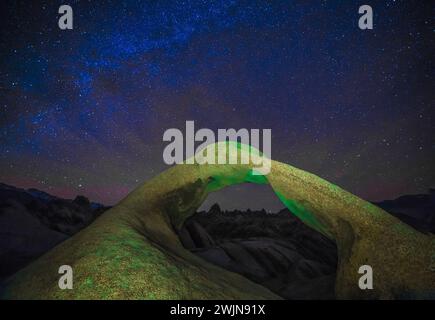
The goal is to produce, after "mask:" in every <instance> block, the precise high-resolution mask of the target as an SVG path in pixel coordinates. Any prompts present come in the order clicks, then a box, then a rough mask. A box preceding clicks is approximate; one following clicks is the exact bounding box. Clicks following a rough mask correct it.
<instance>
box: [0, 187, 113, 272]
mask: <svg viewBox="0 0 435 320" xmlns="http://www.w3.org/2000/svg"><path fill="white" fill-rule="evenodd" d="M105 210H106V208H105V207H103V206H102V205H99V204H96V203H91V202H89V200H88V199H87V198H85V197H83V196H78V197H76V199H74V200H67V199H61V198H57V197H54V196H52V195H50V194H48V193H45V192H43V191H40V190H36V189H28V190H25V189H20V188H15V187H12V186H8V185H5V184H0V261H1V263H0V280H1V279H3V278H5V277H7V276H9V275H12V274H13V273H15V272H16V271H18V270H19V269H21V268H22V267H24V266H26V265H27V264H28V263H30V262H32V261H33V260H35V259H36V258H37V257H39V256H40V255H42V254H44V253H45V252H47V251H49V250H50V249H51V248H53V247H54V246H55V245H57V244H58V243H60V242H62V241H64V240H65V239H67V238H69V237H70V236H71V235H73V234H74V233H76V232H78V231H79V230H81V229H83V228H84V227H85V226H87V225H88V224H90V223H91V222H92V221H94V220H95V218H96V217H97V216H99V215H100V214H101V213H102V212H104V211H105Z"/></svg>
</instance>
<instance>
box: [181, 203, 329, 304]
mask: <svg viewBox="0 0 435 320" xmlns="http://www.w3.org/2000/svg"><path fill="white" fill-rule="evenodd" d="M198 226H201V228H199V227H198ZM192 229H193V230H195V232H196V233H200V235H199V236H198V235H196V237H198V238H201V239H213V241H207V242H196V244H197V245H196V246H195V247H194V248H192V242H191V241H190V238H189V237H186V235H189V230H192ZM180 239H181V241H182V242H183V244H184V245H185V246H186V247H187V248H189V249H190V250H191V251H192V252H193V253H195V254H197V255H198V256H200V257H202V258H203V259H205V260H207V261H209V262H211V263H214V264H216V265H219V266H221V267H222V268H225V269H227V270H230V271H233V272H237V273H239V274H242V275H243V276H245V277H247V278H248V279H250V280H252V281H254V282H257V283H259V284H261V285H263V286H265V287H267V288H269V289H270V290H272V291H273V292H275V293H277V294H278V295H280V296H282V297H284V298H286V299H333V298H334V284H335V270H336V264H337V249H336V246H335V243H334V242H332V241H330V240H329V239H327V238H325V237H323V236H322V235H320V234H319V233H317V232H315V231H313V230H311V229H310V228H308V227H306V226H305V225H304V224H303V223H302V222H300V221H299V220H298V219H297V218H295V217H294V216H293V215H292V214H291V213H290V212H289V211H288V210H286V209H285V210H282V211H281V212H279V213H276V214H267V213H266V212H265V211H257V212H255V211H254V212H253V211H249V212H240V211H231V212H222V211H220V209H219V207H218V206H216V205H215V206H213V207H212V208H211V209H210V210H209V211H208V212H201V213H197V214H196V215H194V216H193V217H192V218H190V219H189V220H188V221H187V222H186V224H185V226H184V228H183V229H182V230H181V232H180Z"/></svg>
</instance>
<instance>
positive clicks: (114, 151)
mask: <svg viewBox="0 0 435 320" xmlns="http://www.w3.org/2000/svg"><path fill="white" fill-rule="evenodd" d="M62 4H69V5H71V7H72V8H73V12H74V29H73V30H64V31H63V30H60V29H59V28H58V24H57V23H58V18H59V16H60V15H59V14H58V8H59V6H60V5H62ZM362 4H369V5H371V6H372V8H373V11H374V29H373V30H360V29H359V28H358V18H359V14H358V8H359V6H360V5H362ZM0 6H1V10H0V12H1V19H0V30H1V31H0V32H1V37H0V39H1V43H0V57H1V59H0V98H1V99H0V181H1V182H3V183H7V184H12V185H15V186H18V187H25V188H29V187H35V188H39V189H41V190H44V191H47V192H49V193H51V194H54V195H58V196H61V197H66V198H73V197H75V195H77V194H83V195H85V196H87V197H89V198H90V199H91V200H93V201H98V202H102V203H104V204H115V203H116V202H117V201H119V200H120V199H122V198H123V197H124V196H125V195H127V194H128V193H129V192H130V191H132V190H133V189H134V188H135V187H137V186H138V185H140V184H142V183H143V182H144V181H146V180H147V179H149V178H150V177H152V176H154V175H156V174H157V173H159V172H161V171H163V170H164V169H165V168H167V167H168V166H167V165H166V164H165V163H164V162H163V158H162V153H163V149H164V147H165V146H166V145H167V143H166V142H163V141H162V137H163V133H164V131H165V130H166V129H169V128H180V129H182V130H184V129H183V128H184V126H185V121H186V120H194V121H195V126H196V127H197V128H200V127H207V128H210V129H212V130H217V129H218V128H237V129H238V128H247V129H250V128H260V129H261V128H271V129H272V158H274V159H276V160H279V161H283V162H286V163H289V164H291V165H294V166H296V167H299V168H301V169H304V170H308V171H310V172H312V173H315V174H317V175H319V176H321V177H323V178H325V179H327V180H329V181H331V182H333V183H335V184H337V185H339V186H341V187H343V188H345V189H347V190H349V191H351V192H353V193H355V194H357V195H359V196H361V197H363V198H365V199H368V200H381V199H387V198H394V197H397V196H399V195H402V194H410V193H419V192H425V191H426V190H427V189H428V188H429V187H433V186H435V170H434V159H435V136H434V129H435V122H434V116H435V112H434V104H433V102H434V97H435V90H434V89H435V88H434V81H433V75H434V73H433V72H434V64H433V58H434V47H435V46H434V21H433V16H435V15H434V9H433V5H431V4H430V1H398V0H396V1H387V0H386V1H372V0H367V1H252V0H250V1H219V0H217V1H118V0H117V1H103V0H101V1H32V2H30V1H2V2H1V5H0ZM254 199H255V201H254ZM208 201H209V202H210V201H218V202H220V203H221V204H222V205H223V206H224V207H226V208H246V207H251V208H255V207H266V208H269V209H276V208H280V207H282V205H281V204H279V202H277V200H276V199H275V197H273V196H272V195H271V193H270V192H269V190H268V189H267V187H266V186H244V185H243V186H236V187H232V189H231V190H226V191H221V192H219V193H217V194H216V195H214V196H213V197H212V198H211V199H209V200H208Z"/></svg>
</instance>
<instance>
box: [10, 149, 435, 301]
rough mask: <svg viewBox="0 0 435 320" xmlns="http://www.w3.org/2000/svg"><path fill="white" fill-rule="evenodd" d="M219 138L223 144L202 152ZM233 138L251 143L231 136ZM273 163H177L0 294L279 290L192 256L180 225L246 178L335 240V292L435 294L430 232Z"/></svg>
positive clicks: (252, 294)
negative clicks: (68, 282)
mask: <svg viewBox="0 0 435 320" xmlns="http://www.w3.org/2000/svg"><path fill="white" fill-rule="evenodd" d="M215 146H216V147H217V148H216V149H214V147H215ZM225 147H226V145H225V144H224V143H219V144H217V145H213V146H209V147H208V148H207V152H217V150H218V149H222V148H225ZM229 147H230V148H236V149H237V150H238V151H239V152H242V153H243V152H248V151H249V147H247V146H240V145H239V144H235V143H229ZM239 156H240V154H239ZM270 164H271V171H270V173H269V174H268V175H266V176H261V175H255V174H254V172H256V171H255V169H254V167H255V166H254V165H253V164H252V163H250V164H246V165H237V164H234V165H230V164H226V165H199V164H194V165H186V164H183V165H177V166H174V167H172V168H170V169H168V170H166V171H165V172H163V173H161V174H159V175H158V176H156V177H155V178H153V179H151V180H149V181H147V182H146V183H145V184H143V185H142V186H141V187H139V188H138V189H136V190H135V191H133V192H132V193H131V194H130V195H128V196H127V197H126V198H125V199H124V200H122V201H121V202H120V203H119V204H118V205H117V206H115V207H114V208H112V209H111V210H109V211H107V212H106V213H105V214H103V215H102V216H101V217H100V218H98V219H97V220H96V221H95V222H94V223H93V224H91V225H90V226H89V227H87V228H86V229H84V230H83V231H81V232H79V233H78V234H76V235H75V236H73V237H72V238H70V239H68V240H67V241H65V242H63V243H62V244H60V245H59V246H57V247H55V248H54V249H53V250H51V251H50V252H49V253H47V254H45V255H44V256H42V257H41V258H40V259H38V260H37V261H35V262H34V263H32V264H31V265H29V266H28V267H26V268H24V269H23V270H21V271H20V272H18V273H17V274H16V275H15V276H13V277H12V278H11V279H10V280H9V281H8V283H7V284H6V288H5V290H4V292H3V297H4V298H12V299H15V298H18V299H40V298H44V299H46V298H48V299H277V298H279V297H278V296H276V295H275V294H273V293H272V292H270V291H269V290H267V289H265V288H263V287H261V286H259V285H257V284H254V283H253V282H251V281H249V280H247V279H246V278H244V277H242V276H239V275H237V274H235V273H231V272H229V271H225V270H223V269H221V268H218V267H216V266H213V265H211V264H209V263H207V262H205V261H204V260H202V259H200V258H199V257H196V256H195V255H193V254H192V253H190V252H189V251H188V250H186V249H185V248H184V247H183V246H182V245H181V243H180V241H179V238H178V236H177V234H176V231H177V230H178V229H179V228H180V227H181V225H182V224H183V222H184V220H185V219H186V218H187V217H189V216H190V215H191V214H193V213H194V212H195V211H196V209H197V208H198V207H199V206H200V205H201V203H202V202H203V200H204V199H205V197H206V196H207V194H208V193H210V192H213V191H216V190H219V189H221V188H224V187H225V186H228V185H233V184H237V183H243V182H251V183H269V184H270V185H271V187H272V188H273V189H274V191H275V193H276V194H277V196H278V197H279V198H280V199H281V201H282V202H283V203H284V204H285V205H286V206H287V207H288V208H289V209H290V210H291V211H292V212H294V213H295V214H296V215H297V216H298V217H299V218H300V219H301V220H302V221H303V222H304V223H306V224H307V225H309V226H310V227H312V228H313V229H315V230H317V231H318V232H321V233H322V234H324V235H326V236H328V237H330V238H332V239H335V241H336V243H337V247H338V252H339V264H338V270H337V281H336V295H337V298H381V299H388V298H428V297H434V295H435V294H434V291H435V272H433V271H432V270H431V266H432V263H433V261H432V259H433V257H432V256H433V255H434V254H435V251H434V250H435V247H434V243H435V241H434V237H433V236H431V235H426V234H423V233H420V232H418V231H416V230H414V229H413V228H411V227H409V226H407V225H406V224H404V223H402V222H400V221H399V220H398V219H396V218H394V217H393V216H391V215H389V214H388V213H386V212H385V211H383V210H382V209H380V208H378V207H376V206H374V205H372V204H370V203H368V202H366V201H364V200H362V199H360V198H358V197H356V196H354V195H352V194H350V193H348V192H346V191H344V190H342V189H341V188H339V187H337V186H335V185H333V184H331V183H328V182H327V181H325V180H323V179H320V178H319V177H317V176H315V175H312V174H309V173H307V172H304V171H302V170H299V169H296V168H294V167H291V166H289V165H287V164H284V163H280V162H276V161H271V162H270ZM253 169H254V170H253ZM65 264H66V265H71V266H72V268H73V270H74V289H73V290H61V289H59V287H58V279H59V277H60V275H59V274H58V268H59V266H61V265H65ZM366 264H368V265H370V266H372V268H373V271H374V289H373V290H364V291H363V290H360V289H359V287H358V279H359V277H360V276H361V275H360V274H358V269H359V267H360V266H361V265H366Z"/></svg>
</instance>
